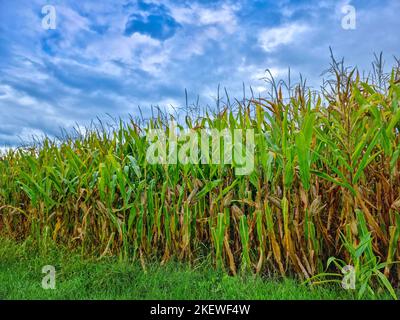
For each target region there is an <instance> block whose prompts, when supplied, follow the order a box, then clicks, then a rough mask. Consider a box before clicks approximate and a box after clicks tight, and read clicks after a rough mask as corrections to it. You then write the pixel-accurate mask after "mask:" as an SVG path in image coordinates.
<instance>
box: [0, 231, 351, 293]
mask: <svg viewBox="0 0 400 320" xmlns="http://www.w3.org/2000/svg"><path fill="white" fill-rule="evenodd" d="M45 265H52V266H54V267H55V270H56V288H55V289H54V290H52V289H48V290H45V289H43V288H42V286H41V284H42V279H43V277H45V276H46V274H45V273H42V268H43V267H44V266H45ZM352 297H353V296H352V295H351V293H350V292H346V291H345V290H343V289H341V288H340V287H339V286H335V287H333V286H330V287H326V286H325V287H310V286H307V285H301V283H299V282H298V281H296V280H293V279H266V278H262V277H259V276H257V277H255V276H236V277H231V276H228V275H226V274H224V273H222V272H218V271H216V270H215V269H214V268H212V267H211V266H210V263H209V262H207V261H205V262H203V263H201V264H198V265H197V266H190V265H188V264H186V263H177V262H169V263H167V264H166V265H164V266H161V265H159V264H151V265H148V266H147V272H146V273H145V272H143V269H142V266H141V265H140V263H139V262H121V261H118V259H116V258H112V257H107V258H104V259H101V260H97V259H93V258H83V257H82V256H81V255H80V254H78V253H76V252H75V253H71V252H68V251H67V250H63V249H62V248H60V247H51V248H47V250H45V251H43V250H39V249H38V247H37V246H36V245H35V244H34V243H33V242H30V241H25V242H23V243H16V242H15V241H12V240H7V239H4V238H0V299H2V300H3V299H5V300H7V299H13V300H14V299H16V300H20V299H22V300H31V299H79V300H80V299H85V300H86V299H89V300H92V299H96V300H97V299H106V300H109V299H123V300H150V299H156V300H166V299H171V300H178V299H179V300H198V299H199V300H200V299H204V300H217V299H222V300H225V299H233V300H236V299H244V300H249V299H254V300H264V299H265V300H286V299H290V300H303V299H304V300H320V299H324V300H325V299H328V300H331V299H335V300H337V299H352Z"/></svg>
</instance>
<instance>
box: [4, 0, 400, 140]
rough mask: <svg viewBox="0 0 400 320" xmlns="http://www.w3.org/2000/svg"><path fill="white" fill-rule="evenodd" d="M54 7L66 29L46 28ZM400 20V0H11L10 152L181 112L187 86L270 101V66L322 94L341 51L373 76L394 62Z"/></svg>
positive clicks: (202, 93)
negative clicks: (124, 120) (44, 139)
mask: <svg viewBox="0 0 400 320" xmlns="http://www.w3.org/2000/svg"><path fill="white" fill-rule="evenodd" d="M45 5H52V6H53V7H54V8H55V10H56V11H55V12H56V28H55V29H46V28H43V21H42V20H43V18H45V16H46V12H44V13H42V8H43V7H44V6H45ZM345 5H352V6H354V8H355V9H356V29H355V30H346V29H344V28H343V27H342V19H343V17H344V16H345V13H343V12H342V8H343V6H345ZM399 12H400V1H399V0H358V1H356V0H353V1H349V0H347V1H331V0H315V1H313V0H307V1H306V0H304V1H302V0H284V1H275V0H255V1H250V0H240V1H226V0H221V1H204V0H203V1H193V0H188V1H170V0H165V1H161V0H160V1H157V0H146V1H142V0H138V1H135V0H131V1H128V0H113V1H111V0H110V1H98V0H97V1H94V0H80V1H72V0H70V1H68V0H64V1H61V0H59V1H57V0H54V1H44V0H43V1H40V0H18V1H13V0H0V146H5V145H8V146H14V145H18V144H20V143H21V141H26V140H29V138H30V137H31V136H32V135H43V134H47V135H50V136H55V135H58V134H59V132H60V128H67V129H68V128H71V127H72V126H74V125H75V124H79V125H85V124H87V123H89V121H90V120H91V119H94V118H95V117H96V116H100V117H102V116H104V115H106V114H110V115H112V116H115V117H126V116H127V115H128V114H133V115H137V114H138V110H139V109H138V106H139V105H140V106H141V108H142V110H143V112H144V113H146V112H148V110H149V107H150V106H151V105H159V106H161V107H169V106H171V105H173V106H174V107H180V106H183V105H184V104H185V89H187V92H188V98H189V103H191V102H195V101H196V100H197V96H198V97H199V102H200V104H202V105H206V104H209V105H212V103H213V101H214V100H215V98H216V96H217V87H218V85H220V86H221V88H224V87H226V88H227V90H228V92H229V93H230V95H231V96H232V97H238V98H241V96H242V84H243V83H244V84H245V85H246V86H247V87H250V86H251V87H252V88H253V90H254V92H255V93H257V94H259V93H260V94H263V92H264V90H265V89H266V85H265V83H264V82H263V80H260V79H261V78H262V77H263V76H264V71H265V69H267V68H269V69H270V70H271V71H272V73H273V75H274V76H275V77H277V78H285V77H286V75H287V69H288V67H290V68H291V73H292V75H296V74H298V73H302V74H303V76H304V77H306V78H307V79H308V81H309V83H310V84H312V85H315V86H317V85H318V84H319V82H320V81H321V78H320V75H321V73H322V71H324V70H325V69H326V68H327V67H328V64H329V46H331V47H332V48H333V50H334V53H335V55H336V56H337V57H342V56H344V57H345V58H346V61H347V63H348V64H350V65H353V66H354V65H358V66H359V67H360V68H362V69H369V68H370V63H371V61H372V59H373V53H374V52H377V53H379V52H380V51H383V52H384V54H385V57H386V59H387V65H389V66H390V64H392V63H393V59H392V57H393V56H394V55H396V56H399V55H400V33H399V31H398V30H400V19H399V16H398V14H399ZM46 21H47V22H49V20H45V22H46ZM48 25H49V24H47V26H48ZM45 26H46V23H45ZM264 93H265V92H264Z"/></svg>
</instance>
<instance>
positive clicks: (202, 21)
mask: <svg viewBox="0 0 400 320" xmlns="http://www.w3.org/2000/svg"><path fill="white" fill-rule="evenodd" d="M238 9H239V7H238V6H236V5H228V4H223V5H222V6H220V7H218V8H209V7H204V6H201V5H198V4H192V5H191V6H189V7H179V6H174V5H171V7H170V10H171V14H172V16H173V18H174V19H175V20H176V21H177V22H179V23H182V24H192V25H197V26H209V25H219V26H221V27H222V28H223V29H224V30H225V31H226V32H228V33H233V32H234V31H235V30H236V27H237V18H236V14H235V13H236V11H237V10H238Z"/></svg>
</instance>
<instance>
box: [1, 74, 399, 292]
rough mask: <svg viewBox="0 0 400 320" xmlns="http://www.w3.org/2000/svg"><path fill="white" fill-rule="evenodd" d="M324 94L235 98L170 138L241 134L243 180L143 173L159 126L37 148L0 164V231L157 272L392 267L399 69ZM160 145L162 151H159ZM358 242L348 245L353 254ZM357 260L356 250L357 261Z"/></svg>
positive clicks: (200, 171)
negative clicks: (371, 261) (246, 142)
mask: <svg viewBox="0 0 400 320" xmlns="http://www.w3.org/2000/svg"><path fill="white" fill-rule="evenodd" d="M333 74H334V77H333V78H332V81H331V82H330V83H329V86H328V87H327V88H326V90H323V91H322V92H321V93H319V94H317V93H312V92H310V91H309V90H307V89H306V88H305V87H304V86H301V85H299V86H297V87H296V88H295V90H293V94H291V95H290V96H289V97H287V96H286V97H284V94H283V89H282V86H281V85H279V84H278V85H276V86H275V88H274V92H275V95H274V96H273V97H271V98H270V99H266V98H257V99H255V98H254V99H247V100H246V101H243V102H239V101H237V105H236V106H237V108H236V109H235V110H233V108H229V107H224V108H221V110H219V112H214V113H211V112H210V113H209V112H205V114H204V115H203V116H198V117H197V116H196V117H193V116H192V117H191V116H186V118H185V119H184V121H182V123H181V124H180V125H179V126H178V127H179V128H180V129H181V130H183V129H184V128H188V129H190V130H193V131H197V130H200V129H204V128H207V129H217V130H223V129H228V130H234V129H238V128H239V129H253V130H254V133H255V153H254V164H255V166H254V171H253V172H252V173H251V174H250V175H247V176H237V175H235V173H234V169H235V164H229V165H224V164H182V163H178V164H175V165H170V164H149V163H148V162H147V161H146V151H147V148H148V146H149V142H148V141H147V140H146V132H147V131H148V130H149V129H151V128H159V129H163V130H165V132H166V133H168V131H169V130H170V128H169V126H168V121H167V120H169V119H168V115H161V114H158V115H156V116H154V117H152V118H151V119H149V121H147V122H146V124H139V123H138V122H137V121H136V120H134V119H133V118H131V120H130V121H127V122H122V121H121V122H120V123H119V124H118V127H117V128H115V129H114V130H107V129H106V128H104V127H101V126H98V127H96V128H94V129H92V130H87V131H86V132H85V133H84V134H82V135H80V136H79V137H74V138H72V137H69V138H66V139H63V140H62V141H53V140H51V139H44V140H43V141H42V142H41V143H40V144H36V145H33V146H31V147H24V148H18V149H12V150H8V151H7V152H6V153H5V154H3V155H2V156H1V158H0V233H1V235H2V236H6V237H12V238H14V239H17V240H22V239H26V238H32V239H34V240H35V241H37V242H38V243H46V242H47V241H54V242H56V243H58V244H61V245H65V246H67V247H70V248H78V249H79V250H81V251H82V253H84V254H92V255H96V256H98V257H104V256H107V255H116V256H119V257H121V258H123V259H133V260H138V261H140V262H141V263H142V265H143V267H144V268H145V267H146V262H147V261H149V260H151V259H156V260H157V261H160V262H162V263H165V262H167V261H168V260H169V259H179V260H182V261H185V262H189V263H194V262H195V261H197V260H198V259H201V258H204V257H210V258H211V259H212V261H213V263H214V264H215V266H216V267H217V268H220V269H223V270H225V271H226V272H227V273H230V274H237V273H239V272H249V273H260V274H277V275H282V276H288V275H296V276H297V277H300V278H301V279H308V278H310V277H313V276H315V275H316V274H318V273H321V272H324V270H325V269H326V264H327V261H328V259H329V258H330V257H336V258H340V259H342V260H343V261H347V262H348V261H350V260H351V259H352V254H351V250H349V248H348V246H346V245H345V243H347V244H350V245H351V246H353V247H354V248H360V247H362V246H364V242H363V239H362V236H363V235H369V236H370V246H369V247H368V248H367V251H366V252H364V253H363V254H370V255H371V256H373V257H375V258H376V261H378V262H386V263H387V264H386V265H385V268H384V274H385V277H386V278H387V279H389V280H390V281H391V282H392V283H394V284H396V285H397V284H398V281H399V279H400V268H399V267H398V265H397V264H395V263H394V262H396V261H398V260H400V251H399V250H400V246H399V236H400V173H399V171H400V160H399V156H400V143H399V142H400V136H399V133H400V104H399V102H400V84H399V81H398V76H399V69H398V68H394V69H393V72H392V73H391V74H390V75H389V76H388V77H387V78H385V79H384V80H383V81H384V84H381V86H379V85H378V84H377V83H376V81H371V79H367V80H364V79H363V80H361V79H360V75H359V74H358V72H357V71H355V70H353V71H350V72H348V73H346V74H345V75H344V74H341V73H339V72H335V73H333ZM167 144H168V141H167ZM360 244H361V245H362V246H360ZM360 254H361V253H360Z"/></svg>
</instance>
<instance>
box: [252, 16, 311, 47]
mask: <svg viewBox="0 0 400 320" xmlns="http://www.w3.org/2000/svg"><path fill="white" fill-rule="evenodd" d="M309 29H310V28H309V27H308V26H306V25H304V24H299V23H292V24H287V25H284V26H281V27H276V28H266V29H263V30H262V31H261V32H260V34H259V38H258V41H259V44H260V46H261V47H262V48H263V49H264V50H265V51H267V52H272V51H274V50H275V49H277V48H278V47H279V46H281V45H288V44H290V43H293V42H295V41H296V40H298V39H299V37H300V35H302V34H304V33H305V32H307V31H308V30H309Z"/></svg>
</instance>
